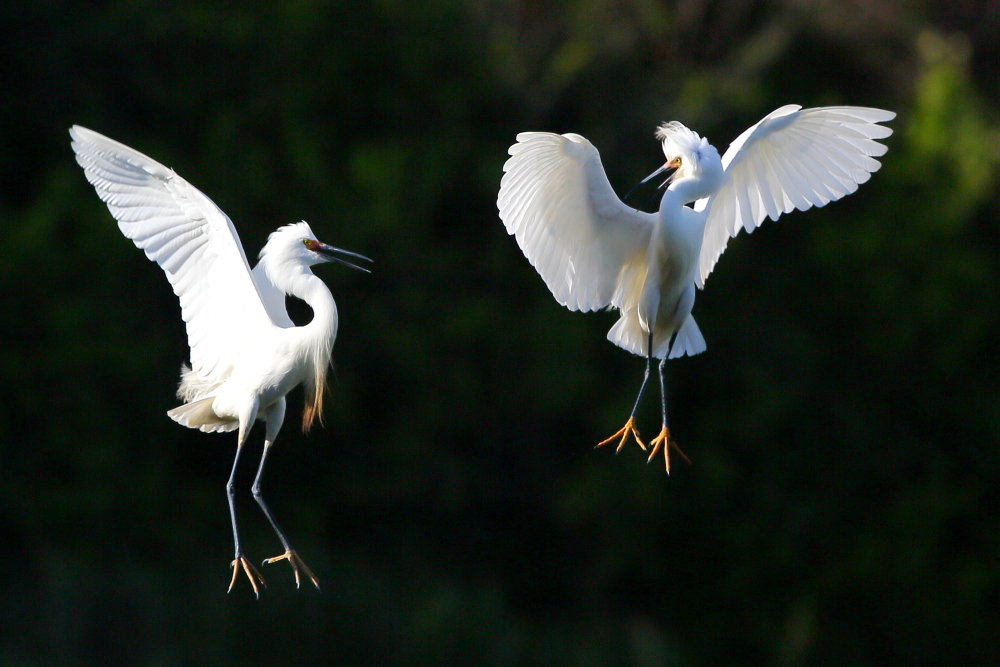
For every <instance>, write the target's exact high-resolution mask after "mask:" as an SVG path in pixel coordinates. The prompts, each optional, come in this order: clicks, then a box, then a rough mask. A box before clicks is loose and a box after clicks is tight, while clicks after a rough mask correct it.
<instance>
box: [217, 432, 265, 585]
mask: <svg viewBox="0 0 1000 667" xmlns="http://www.w3.org/2000/svg"><path fill="white" fill-rule="evenodd" d="M243 436H244V434H243V429H240V439H239V442H238V443H237V444H236V456H235V457H233V469H232V471H231V472H230V473H229V481H228V482H226V496H227V497H228V498H229V518H230V519H231V520H232V522H233V544H234V545H235V547H236V555H235V556H234V557H233V564H232V568H233V580H232V581H231V582H229V590H230V591H231V590H233V585H234V584H235V583H236V577H237V575H238V574H239V571H240V568H241V567H242V568H243V571H244V572H245V573H246V575H247V578H248V579H250V585H251V586H253V593H254V595H255V596H257V597H258V598H259V597H260V590H259V589H258V588H257V583H258V582H259V583H260V584H261V585H262V586H264V585H265V584H264V578H263V577H262V576H260V573H259V572H258V571H257V570H256V568H254V566H253V565H251V564H250V561H248V560H247V559H246V557H245V556H244V555H243V550H242V549H241V548H240V534H239V531H238V530H237V529H236V487H235V480H236V467H237V466H238V465H239V462H240V454H241V453H242V452H243V440H244V437H243Z"/></svg>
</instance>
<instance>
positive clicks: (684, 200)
mask: <svg viewBox="0 0 1000 667" xmlns="http://www.w3.org/2000/svg"><path fill="white" fill-rule="evenodd" d="M895 116H896V114H894V113H893V112H891V111H883V110H881V109H870V108H863V107H824V108H818V109H802V107H800V106H798V105H788V106H784V107H781V108H780V109H777V110H775V111H773V112H771V113H770V114H768V115H767V116H765V117H764V118H763V119H762V120H761V121H760V122H759V123H757V124H756V125H754V126H753V127H751V128H750V129H748V130H747V131H746V132H744V133H743V134H741V135H740V136H739V137H737V138H736V141H734V142H733V143H732V144H731V145H730V146H729V149H728V150H727V151H726V154H725V155H724V156H722V157H721V158H720V157H719V153H718V151H716V149H715V148H714V147H713V146H712V145H710V144H709V143H708V141H706V140H705V139H704V138H702V137H700V136H698V135H697V134H696V133H694V132H692V131H691V130H689V129H688V128H686V127H684V126H683V125H681V124H680V123H678V122H670V123H666V124H664V125H662V126H661V127H659V128H658V129H657V131H656V137H657V138H658V139H659V140H660V141H661V143H662V146H663V153H664V155H665V156H666V158H667V161H666V163H665V164H664V165H663V166H662V167H660V168H659V169H657V170H656V171H655V172H653V173H652V174H650V175H649V176H648V177H646V178H645V179H644V180H643V181H642V182H643V183H645V182H646V181H649V180H651V179H653V178H655V177H656V176H658V175H660V174H663V173H666V174H667V177H666V179H665V180H664V182H663V183H662V184H661V185H660V188H663V187H666V190H665V191H664V193H663V197H662V199H661V200H660V207H659V212H658V213H656V214H650V213H643V212H640V211H638V210H636V209H633V208H631V207H629V206H626V205H625V204H624V203H622V201H621V200H620V199H619V198H618V197H617V195H615V192H614V190H612V188H611V184H610V183H609V182H608V177H607V176H606V175H605V173H604V168H603V166H602V165H601V157H600V155H599V154H598V152H597V149H596V148H594V146H593V145H592V144H591V143H590V142H589V141H587V140H586V139H584V138H583V137H581V136H580V135H578V134H563V135H558V134H550V133H547V132H525V133H522V134H519V135H517V143H516V144H514V145H513V146H511V147H510V151H509V153H510V156H511V157H510V159H508V160H507V162H506V164H505V165H504V172H505V174H504V177H503V180H502V181H501V184H500V194H499V196H498V198H497V207H498V208H499V210H500V218H501V219H502V220H503V223H504V225H505V226H506V228H507V232H508V233H510V234H513V235H514V237H515V238H516V239H517V242H518V244H519V245H520V246H521V250H522V251H524V255H525V257H527V258H528V261H529V262H531V264H532V265H533V266H534V267H535V268H536V269H537V270H538V273H539V274H541V276H542V279H543V280H544V281H545V284H546V285H547V286H548V288H549V289H550V290H551V291H552V294H553V295H554V296H555V298H556V300H557V301H558V302H559V303H561V304H562V305H564V306H566V307H567V308H569V309H570V310H580V311H584V312H588V311H592V310H598V309H602V308H616V309H618V310H619V311H620V313H621V318H620V319H619V320H618V322H617V323H615V325H614V326H613V327H612V328H611V330H610V331H609V332H608V340H610V341H611V342H613V343H615V344H616V345H618V346H620V347H622V348H624V349H626V350H628V351H629V352H632V353H634V354H637V355H643V356H645V357H646V374H645V376H644V378H643V382H642V386H641V387H640V388H639V396H638V397H637V398H636V402H635V407H633V409H632V414H631V415H630V416H629V418H628V421H627V422H626V423H625V425H624V426H623V427H622V428H621V429H620V430H619V431H618V432H617V433H615V434H614V435H612V436H611V437H610V438H608V439H607V440H604V441H603V442H601V443H599V445H604V444H607V443H609V442H614V441H616V440H619V438H620V440H619V442H618V450H621V448H622V446H624V444H625V442H626V440H627V439H628V437H629V435H631V436H633V437H634V438H635V440H636V442H638V443H639V445H640V446H641V447H642V449H643V450H645V449H646V444H645V443H643V441H642V439H641V438H640V435H639V431H638V430H637V429H636V425H635V412H636V409H637V408H638V406H639V401H640V399H641V398H642V392H643V390H644V389H645V387H646V383H647V380H648V379H649V374H650V368H651V365H652V360H653V358H654V357H656V358H658V359H660V360H661V361H660V366H659V371H660V395H661V406H662V417H663V425H662V428H661V430H660V433H659V434H658V435H657V436H656V437H655V438H654V439H653V440H652V441H651V442H650V443H649V444H650V445H651V446H652V448H653V449H652V452H651V453H650V455H649V460H650V461H651V460H652V459H653V457H654V456H656V453H657V451H658V450H659V449H660V448H661V447H662V448H663V454H664V459H665V460H666V467H667V472H668V473H669V472H670V452H669V449H670V447H671V446H673V447H675V448H676V444H675V443H674V442H673V441H672V439H671V437H670V431H669V429H668V428H667V402H666V392H665V379H664V372H665V371H664V369H665V364H666V360H667V359H668V358H669V359H673V358H676V357H681V356H684V355H693V354H698V353H699V352H704V351H705V339H704V338H703V337H702V335H701V331H700V330H699V329H698V325H697V324H695V321H694V318H693V317H692V316H691V309H692V307H693V306H694V297H695V288H696V287H698V288H704V286H705V280H706V279H707V278H708V275H709V274H710V273H711V272H712V269H713V267H714V266H715V263H716V261H717V260H718V259H719V256H720V255H721V254H722V252H723V251H724V250H725V249H726V243H727V242H728V241H729V238H730V237H734V236H736V235H737V234H738V233H739V231H740V230H741V229H746V230H747V232H748V233H749V232H752V231H753V230H754V229H755V228H757V227H759V226H760V225H761V223H763V221H764V219H765V218H768V217H769V218H771V219H772V220H777V218H778V216H779V215H781V214H782V213H788V212H790V211H791V210H792V209H799V210H800V211H804V210H806V209H808V208H810V207H812V206H823V205H825V204H827V203H829V202H831V201H834V200H836V199H840V198H841V197H843V196H844V195H846V194H850V193H852V192H854V191H855V190H857V189H858V185H859V184H861V183H864V182H865V181H867V180H868V179H869V178H870V177H871V174H872V172H875V171H877V170H878V169H879V167H880V166H881V165H880V163H879V162H878V160H876V159H875V158H876V157H879V156H881V155H884V154H885V152H886V147H885V146H884V145H882V144H880V143H878V142H877V141H875V140H876V139H884V138H886V137H888V136H889V135H890V134H892V130H890V129H888V128H886V127H883V126H881V125H878V123H884V122H886V121H889V120H892V119H893V118H894V117H895ZM691 204H693V206H689V205H691ZM678 451H679V450H678ZM682 455H683V454H682Z"/></svg>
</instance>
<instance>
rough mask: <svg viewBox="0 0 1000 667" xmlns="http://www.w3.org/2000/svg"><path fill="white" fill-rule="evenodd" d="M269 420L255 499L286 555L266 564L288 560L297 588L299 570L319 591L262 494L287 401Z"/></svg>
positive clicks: (280, 403) (275, 408)
mask: <svg viewBox="0 0 1000 667" xmlns="http://www.w3.org/2000/svg"><path fill="white" fill-rule="evenodd" d="M265 419H266V420H267V434H266V437H265V439H264V453H263V454H261V457H260V466H259V467H258V468H257V477H255V478H254V480H253V497H254V500H256V501H257V504H258V505H260V508H261V509H262V510H263V511H264V516H266V517H267V520H268V521H269V522H270V523H271V528H274V532H275V533H277V535H278V539H279V540H281V546H283V547H285V553H283V554H282V555H280V556H275V557H274V558H268V559H266V560H265V561H264V564H265V565H266V564H268V563H274V562H277V561H279V560H287V561H288V564H289V565H291V566H292V571H293V572H294V573H295V587H296V588H299V586H300V584H301V578H300V575H299V568H301V569H302V571H303V572H305V573H306V576H308V577H309V580H310V581H312V583H313V586H315V587H316V590H319V580H318V579H316V575H315V574H313V573H312V570H310V569H309V566H308V565H306V564H305V563H304V562H303V561H302V559H301V558H299V555H298V554H297V553H296V552H295V549H293V548H292V545H290V544H289V543H288V540H287V539H286V538H285V534H284V533H282V532H281V528H278V522H277V521H275V520H274V516H273V515H272V514H271V510H270V509H269V508H268V506H267V503H266V502H264V495H263V493H262V492H261V480H262V478H263V477H264V463H265V462H266V461H267V454H268V452H270V451H271V445H273V444H274V440H275V438H277V437H278V431H279V430H280V429H281V423H282V422H283V421H284V419H285V399H284V398H282V399H281V400H280V401H278V402H276V403H275V404H274V405H273V406H272V407H271V408H270V409H269V411H268V414H267V415H266V416H265Z"/></svg>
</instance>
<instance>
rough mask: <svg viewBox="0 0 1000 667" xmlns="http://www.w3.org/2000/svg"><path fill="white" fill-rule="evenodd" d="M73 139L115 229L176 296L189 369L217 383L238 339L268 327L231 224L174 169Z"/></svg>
mask: <svg viewBox="0 0 1000 667" xmlns="http://www.w3.org/2000/svg"><path fill="white" fill-rule="evenodd" d="M70 136H71V137H72V138H73V143H72V146H73V150H74V151H75V152H76V160H77V162H78V163H79V164H80V166H81V167H83V169H84V173H85V174H86V176H87V180H88V181H89V182H90V183H91V184H92V185H93V186H94V188H95V189H96V190H97V194H98V196H99V197H100V198H101V199H102V200H103V201H104V202H105V203H106V204H107V205H108V210H110V211H111V214H112V215H113V216H114V217H115V219H116V220H117V221H118V227H119V229H121V231H122V233H123V234H124V235H125V236H126V237H128V238H129V239H131V240H132V241H133V242H134V243H135V245H136V246H137V247H139V248H140V249H142V250H143V251H144V252H145V253H146V256H147V257H148V258H149V259H151V260H152V261H154V262H156V263H157V264H159V265H160V267H161V268H162V269H163V271H164V273H166V275H167V279H168V280H169V281H170V285H171V286H172V287H173V289H174V293H175V294H176V295H177V296H178V297H179V299H180V304H181V315H182V317H183V318H184V321H185V323H186V325H187V334H188V344H189V345H190V347H191V368H192V370H193V371H195V372H196V373H197V374H198V375H200V376H201V377H202V378H204V379H205V380H207V381H216V382H221V381H222V380H224V379H225V377H227V376H228V375H229V373H230V372H231V371H232V367H233V364H234V363H235V355H236V354H238V352H239V348H240V342H241V340H242V339H243V337H244V336H246V335H247V334H248V333H249V332H251V331H254V330H257V329H259V327H263V326H270V325H271V319H270V318H269V317H268V314H267V311H266V310H265V307H264V304H263V303H262V302H261V297H260V294H259V293H258V291H257V287H256V284H255V282H254V279H253V277H252V276H251V273H250V267H249V265H248V264H247V260H246V255H245V254H244V252H243V246H242V244H241V243H240V239H239V235H238V234H237V233H236V229H235V228H234V227H233V223H232V222H231V221H230V220H229V218H228V217H227V216H226V214H225V213H223V212H222V210H221V209H220V208H219V207H218V206H216V205H215V204H214V203H213V202H212V200H210V199H209V198H208V197H206V196H205V195H204V194H202V193H201V192H200V191H199V190H198V189H197V188H195V187H194V186H193V185H191V184H190V183H188V182H187V181H185V180H184V179H183V178H181V177H180V176H178V175H177V174H176V173H175V172H174V171H173V170H172V169H168V168H167V167H164V166H163V165H162V164H160V163H158V162H156V161H155V160H153V159H151V158H149V157H147V156H145V155H143V154H142V153H139V152H138V151H135V150H133V149H131V148H129V147H128V146H125V145H123V144H120V143H118V142H117V141H114V140H112V139H109V138H107V137H105V136H103V135H101V134H98V133H97V132H94V131H92V130H88V129H86V128H83V127H80V126H78V125H76V126H73V128H72V129H70Z"/></svg>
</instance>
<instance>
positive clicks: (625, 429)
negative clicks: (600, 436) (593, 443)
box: [597, 417, 646, 454]
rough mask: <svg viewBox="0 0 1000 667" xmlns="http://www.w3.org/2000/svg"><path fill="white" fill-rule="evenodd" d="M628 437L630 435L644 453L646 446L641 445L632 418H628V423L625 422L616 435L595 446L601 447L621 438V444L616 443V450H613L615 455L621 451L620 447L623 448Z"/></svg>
mask: <svg viewBox="0 0 1000 667" xmlns="http://www.w3.org/2000/svg"><path fill="white" fill-rule="evenodd" d="M629 435H632V436H633V437H634V438H635V441H636V442H638V443H639V446H640V447H642V451H646V445H645V443H643V441H642V438H640V437H639V429H637V428H636V427H635V420H634V419H633V418H632V417H629V418H628V421H627V422H625V425H624V426H622V427H621V429H620V430H619V431H618V432H617V433H615V434H614V435H613V436H611V437H610V438H608V439H607V440H601V441H600V442H599V443H597V446H598V447H600V446H602V445H606V444H608V443H609V442H611V441H612V440H615V439H616V438H618V437H621V439H622V440H621V442H619V443H618V448H617V449H615V454H617V453H618V452H620V451H621V450H622V447H624V446H625V441H626V440H628V436H629Z"/></svg>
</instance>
